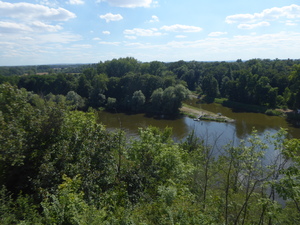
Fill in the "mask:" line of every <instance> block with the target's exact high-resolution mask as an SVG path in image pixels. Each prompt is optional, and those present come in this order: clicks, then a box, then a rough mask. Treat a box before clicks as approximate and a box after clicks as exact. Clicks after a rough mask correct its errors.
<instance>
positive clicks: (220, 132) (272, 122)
mask: <svg viewBox="0 0 300 225" xmlns="http://www.w3.org/2000/svg"><path fill="white" fill-rule="evenodd" d="M190 104H194V105H193V106H194V107H199V108H202V109H205V110H208V111H211V112H215V113H219V112H220V113H222V114H223V115H225V116H228V117H230V118H232V119H235V121H236V122H234V123H218V122H209V121H200V122H198V121H194V120H192V119H190V118H188V117H182V118H179V119H175V120H165V119H154V118H149V117H146V116H145V115H144V114H135V115H128V114H124V113H113V114H112V113H107V112H100V113H99V120H100V122H101V123H103V124H104V125H106V127H107V129H108V130H114V129H118V128H122V129H123V130H125V131H126V133H127V135H128V136H133V137H135V136H136V135H137V133H138V128H140V127H142V128H145V127H147V126H155V127H158V128H161V129H164V128H165V127H172V128H173V135H174V139H175V140H176V141H180V140H182V139H184V138H186V137H187V135H188V134H189V133H190V132H191V131H192V130H194V131H195V133H196V135H197V136H198V137H200V138H201V139H204V140H206V141H207V143H210V144H213V142H214V141H215V140H216V139H218V145H219V146H223V145H225V144H227V143H228V142H230V141H231V142H235V143H238V141H239V140H240V139H245V138H247V137H248V136H249V135H250V134H251V132H252V130H253V128H255V129H256V130H257V131H258V134H259V135H260V136H262V135H263V134H265V133H266V132H269V133H271V134H274V133H276V132H277V131H278V130H279V129H280V127H282V128H288V129H289V134H290V135H291V136H292V137H294V138H300V129H299V128H295V127H292V126H291V125H290V124H289V123H288V122H286V120H285V119H284V118H281V117H276V116H273V117H271V116H267V115H264V114H260V113H236V112H233V111H232V110H231V109H230V108H226V107H223V106H221V105H219V104H201V105H200V104H196V103H190Z"/></svg>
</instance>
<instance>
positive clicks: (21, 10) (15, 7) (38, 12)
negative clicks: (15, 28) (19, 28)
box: [0, 1, 76, 21]
mask: <svg viewBox="0 0 300 225" xmlns="http://www.w3.org/2000/svg"><path fill="white" fill-rule="evenodd" d="M0 15H1V17H9V18H16V19H21V20H22V21H24V20H25V21H28V20H46V21H67V20H69V19H72V18H75V17H76V15H75V14H74V13H72V12H70V11H68V10H66V9H63V8H58V9H55V8H49V7H47V6H44V5H38V4H31V3H26V2H20V3H9V2H2V1H0Z"/></svg>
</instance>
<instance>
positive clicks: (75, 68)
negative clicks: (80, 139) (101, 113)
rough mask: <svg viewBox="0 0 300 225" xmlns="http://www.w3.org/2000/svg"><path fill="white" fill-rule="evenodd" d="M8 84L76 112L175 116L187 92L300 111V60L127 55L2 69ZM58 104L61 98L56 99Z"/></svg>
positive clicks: (0, 77)
mask: <svg viewBox="0 0 300 225" xmlns="http://www.w3.org/2000/svg"><path fill="white" fill-rule="evenodd" d="M4 82H9V83H11V84H13V85H17V86H18V88H25V89H26V90H27V91H32V92H34V93H36V94H39V95H41V96H44V97H45V98H48V99H49V98H56V99H60V100H62V99H64V97H67V100H69V102H72V103H73V105H75V107H76V108H79V109H87V108H88V107H93V108H99V107H106V109H108V110H122V111H124V110H125V111H133V112H150V113H156V114H157V113H161V114H176V113H178V107H180V105H181V103H180V102H181V101H182V100H184V99H185V98H186V97H187V95H188V90H189V91H192V92H194V93H196V94H199V95H202V96H206V97H208V98H209V99H214V98H225V99H227V100H229V101H234V102H239V103H245V104H253V105H259V106H265V107H267V108H270V109H274V108H282V109H287V108H289V109H293V110H296V109H299V108H300V60H291V59H287V60H279V59H275V60H269V59H251V60H248V61H242V60H237V61H235V62H197V61H189V62H185V61H182V60H181V61H178V62H170V63H164V62H159V61H153V62H145V63H143V62H139V61H138V60H137V59H134V58H131V57H127V58H119V59H113V60H109V61H105V62H99V63H96V64H87V65H80V64H77V65H40V66H16V67H0V83H4ZM57 101H58V100H57Z"/></svg>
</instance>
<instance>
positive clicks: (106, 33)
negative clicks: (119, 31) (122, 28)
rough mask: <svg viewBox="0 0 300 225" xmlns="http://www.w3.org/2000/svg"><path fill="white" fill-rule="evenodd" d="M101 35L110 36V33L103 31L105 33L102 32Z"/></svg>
mask: <svg viewBox="0 0 300 225" xmlns="http://www.w3.org/2000/svg"><path fill="white" fill-rule="evenodd" d="M102 34H105V35H110V32H109V31H108V30H105V31H103V32H102Z"/></svg>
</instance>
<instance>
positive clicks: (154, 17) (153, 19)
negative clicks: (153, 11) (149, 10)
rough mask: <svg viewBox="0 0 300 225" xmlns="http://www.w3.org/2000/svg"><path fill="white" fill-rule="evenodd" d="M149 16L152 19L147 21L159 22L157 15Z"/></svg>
mask: <svg viewBox="0 0 300 225" xmlns="http://www.w3.org/2000/svg"><path fill="white" fill-rule="evenodd" d="M151 18H152V19H151V20H150V21H149V23H156V22H159V18H158V17H157V16H155V15H153V16H152V17H151Z"/></svg>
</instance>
